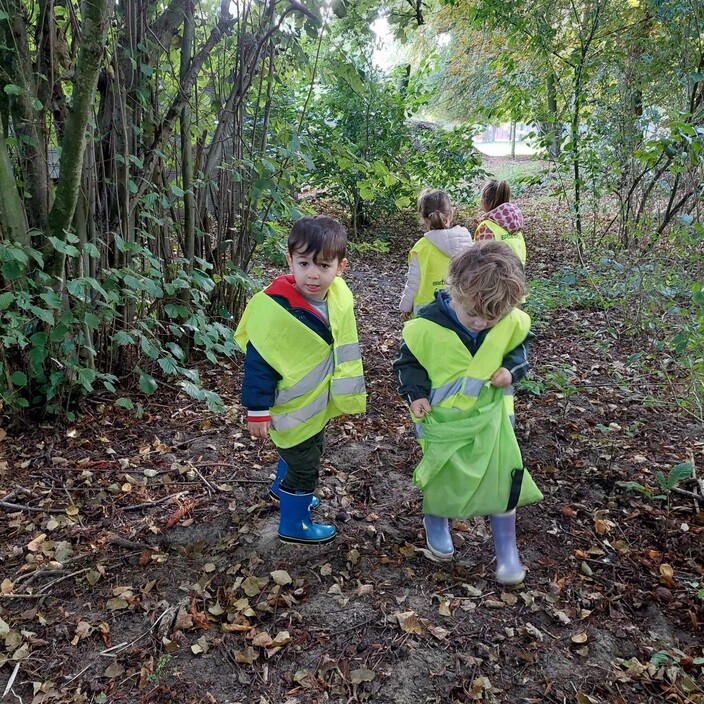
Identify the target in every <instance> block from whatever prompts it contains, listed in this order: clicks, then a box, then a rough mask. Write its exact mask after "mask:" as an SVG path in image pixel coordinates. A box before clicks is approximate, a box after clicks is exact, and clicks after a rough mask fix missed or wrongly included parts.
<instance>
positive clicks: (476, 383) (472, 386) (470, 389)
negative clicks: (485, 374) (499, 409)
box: [462, 376, 486, 398]
mask: <svg viewBox="0 0 704 704" xmlns="http://www.w3.org/2000/svg"><path fill="white" fill-rule="evenodd" d="M484 384H486V381H485V380H484V379H475V378H474V377H472V376H468V377H465V381H464V389H462V393H463V394H464V395H465V396H471V397H472V398H475V397H476V396H479V394H480V393H481V391H482V389H483V388H484Z"/></svg>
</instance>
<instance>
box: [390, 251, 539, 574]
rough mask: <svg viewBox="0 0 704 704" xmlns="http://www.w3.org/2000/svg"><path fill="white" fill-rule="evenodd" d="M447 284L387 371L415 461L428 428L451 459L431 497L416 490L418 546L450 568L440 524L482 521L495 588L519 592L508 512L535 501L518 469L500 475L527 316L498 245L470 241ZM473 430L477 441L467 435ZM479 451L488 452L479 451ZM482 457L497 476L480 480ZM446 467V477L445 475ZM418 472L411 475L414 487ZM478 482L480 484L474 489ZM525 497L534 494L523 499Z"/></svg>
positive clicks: (518, 279) (514, 263) (519, 278)
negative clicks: (410, 431) (412, 431)
mask: <svg viewBox="0 0 704 704" xmlns="http://www.w3.org/2000/svg"><path fill="white" fill-rule="evenodd" d="M448 283H449V287H448V290H443V291H438V293H437V294H436V296H435V300H434V301H433V302H432V303H431V304H430V305H427V306H425V307H424V308H423V309H422V310H421V311H420V313H419V314H418V317H416V318H415V319H414V320H410V321H408V322H407V323H406V324H405V326H404V330H403V342H402V344H401V346H400V348H399V352H398V355H397V357H396V359H395V360H394V363H393V367H394V372H395V374H396V378H397V380H398V384H399V393H400V394H401V395H402V396H403V397H404V398H405V399H406V400H407V401H408V402H409V404H410V409H411V413H412V415H413V417H414V420H415V422H416V434H417V435H418V437H419V441H420V442H421V445H422V447H423V453H424V458H425V457H426V456H429V455H427V453H428V452H429V451H430V444H429V443H430V440H429V439H428V438H429V437H430V435H431V430H432V429H433V427H435V428H439V427H441V426H439V425H437V424H438V423H439V424H447V425H446V426H445V427H446V429H448V430H449V431H450V433H451V434H450V436H449V437H445V438H444V439H443V443H444V444H445V446H444V447H445V450H446V451H447V452H449V453H450V455H449V456H450V460H449V461H448V463H447V464H442V465H440V466H439V467H432V468H430V470H429V471H430V473H431V474H433V473H434V481H436V484H435V485H434V487H433V491H434V493H433V494H432V497H430V496H429V494H428V492H427V490H426V489H425V488H423V487H422V486H421V489H422V490H423V492H424V500H423V511H424V513H425V516H424V520H423V523H424V527H425V533H426V542H427V545H428V548H429V550H430V552H431V553H432V554H433V555H434V556H435V557H437V558H438V559H440V560H449V559H451V558H452V556H453V554H454V551H455V549H454V545H453V542H452V536H451V534H450V525H449V520H448V519H452V518H456V519H462V518H469V517H471V516H475V515H487V514H489V515H490V516H491V527H492V533H493V536H494V545H495V549H496V562H497V566H496V579H497V581H498V582H500V583H502V584H518V583H520V582H521V581H523V578H524V577H525V570H524V568H523V566H522V564H521V561H520V559H519V556H518V549H517V547H516V513H515V507H516V506H517V505H524V503H532V502H533V501H535V500H539V499H538V498H536V496H540V492H539V491H538V490H537V487H534V485H533V484H532V480H531V479H530V477H525V476H524V470H523V469H522V467H516V464H512V466H511V467H508V468H505V467H503V465H505V464H507V463H514V462H516V456H518V461H517V463H518V464H522V462H521V461H520V450H519V449H518V447H517V445H515V434H514V433H513V428H512V422H513V384H515V383H516V382H517V381H518V380H519V379H521V378H522V377H523V376H524V375H525V374H526V373H527V371H528V345H529V342H530V340H531V339H532V337H533V335H532V333H531V332H530V318H529V317H528V315H527V314H526V313H525V312H523V311H521V310H519V309H517V308H516V307H515V306H516V305H517V304H518V303H519V302H520V301H521V299H522V297H523V295H524V293H525V277H524V273H523V267H522V265H521V263H520V261H519V260H518V258H517V257H516V256H515V255H514V253H513V252H512V251H511V250H510V249H509V247H508V246H507V245H505V244H503V243H501V242H475V243H474V245H472V247H470V248H469V249H467V250H466V251H465V252H462V253H461V254H459V255H457V256H456V257H454V258H453V259H452V261H451V263H450V268H449V272H448ZM487 399H491V401H490V403H491V404H493V405H492V409H498V414H499V415H498V416H496V418H498V419H499V420H496V421H494V420H492V421H491V422H489V423H484V424H483V425H482V421H481V418H482V417H484V418H488V415H486V414H485V415H484V416H482V413H484V412H485V411H487V409H488V408H489V403H487ZM477 417H479V418H480V422H479V424H477V423H476V418H477ZM466 418H469V419H470V421H471V422H473V423H474V425H473V426H471V427H472V430H465V428H466V426H464V425H462V426H460V425H451V423H456V422H457V420H459V422H460V423H462V422H464V420H465V419H466ZM492 418H495V416H492ZM480 426H481V427H480ZM456 431H457V432H456ZM480 431H481V432H480ZM473 432H476V433H477V434H476V435H474V436H472V437H468V436H467V433H473ZM455 435H456V437H455ZM424 438H425V439H424ZM501 438H503V439H504V440H506V439H508V441H510V443H512V444H513V445H512V446H515V450H516V452H515V453H514V454H513V455H512V456H511V458H510V459H506V456H507V453H506V451H505V450H506V448H507V447H508V445H509V444H510V443H509V442H506V447H505V448H501V449H499V444H500V443H498V440H499V439H501ZM452 443H455V444H456V446H455V445H452ZM441 445H442V443H441ZM450 445H452V446H450ZM436 447H437V445H436ZM487 448H491V449H490V450H489V451H488V452H487ZM441 449H442V448H441ZM480 455H481V458H480V457H479V456H480ZM488 455H492V457H493V458H494V460H495V461H494V464H493V467H500V468H501V471H498V470H492V471H493V472H494V474H487V473H486V472H484V474H482V471H483V470H482V468H485V467H489V463H488V462H487V464H485V465H482V464H481V462H480V459H482V458H486V457H487V456H488ZM434 456H435V457H437V456H438V455H437V453H436V454H435V455H434ZM457 457H460V459H459V460H457ZM497 458H498V459H497ZM453 461H454V462H455V464H454V465H453V468H452V472H453V473H454V474H452V475H451V473H448V471H447V467H449V466H450V465H452V462H453ZM443 462H444V460H443ZM421 464H422V463H421ZM420 467H421V465H419V466H418V468H417V469H416V473H414V483H416V485H418V486H420V484H419V482H418V481H417V479H418V478H417V476H416V475H417V473H418V469H420ZM441 469H442V470H445V473H444V474H443V473H442V471H440V470H441ZM516 473H518V475H519V476H516ZM458 477H459V478H458ZM484 477H486V479H487V481H486V482H485V484H484V485H483V488H481V490H479V488H478V487H480V485H481V482H482V481H484ZM516 479H518V481H515V480H516ZM475 480H476V481H475ZM516 484H517V486H516ZM470 485H471V489H470ZM529 485H530V486H529ZM487 487H488V488H487ZM499 488H501V491H499ZM533 488H535V492H533ZM504 491H505V494H504V493H503V492H504ZM516 492H517V493H516ZM527 492H533V493H532V495H531V496H530V497H529V496H527ZM463 493H466V494H467V497H466V500H465V497H464V496H460V495H462V494H463ZM499 493H501V496H499V495H498V494H499ZM479 496H481V497H482V501H484V502H486V501H487V500H489V502H490V503H491V505H492V507H493V508H491V509H488V510H487V511H485V510H484V509H486V508H488V507H487V505H486V504H485V503H481V501H480V503H481V505H477V501H479V499H478V498H477V497H479ZM431 498H432V501H431V500H430V499H431ZM450 506H452V507H453V508H450ZM458 506H460V507H461V509H459V510H458V508H457V507H458ZM463 511H465V512H464V513H463ZM458 513H459V514H461V515H457V514H458Z"/></svg>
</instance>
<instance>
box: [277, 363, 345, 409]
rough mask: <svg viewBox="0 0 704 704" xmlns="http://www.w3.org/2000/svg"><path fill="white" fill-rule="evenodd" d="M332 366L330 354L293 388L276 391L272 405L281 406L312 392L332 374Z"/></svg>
mask: <svg viewBox="0 0 704 704" xmlns="http://www.w3.org/2000/svg"><path fill="white" fill-rule="evenodd" d="M334 364H335V363H334V360H333V358H332V354H329V355H328V356H327V357H326V358H325V359H324V360H323V361H322V362H320V364H318V365H317V366H315V367H313V369H311V370H310V371H309V372H308V373H307V374H306V375H305V376H304V377H303V378H302V379H299V380H298V381H297V382H296V383H295V384H294V385H293V386H290V387H289V388H288V389H281V390H280V391H277V392H276V398H275V400H274V404H275V405H276V406H282V405H283V404H284V403H286V402H287V401H290V400H291V399H294V398H298V397H299V396H303V395H304V394H307V393H308V392H309V391H312V390H313V389H314V388H315V387H316V386H317V385H318V384H319V383H320V382H321V381H323V379H325V377H326V376H327V375H328V374H332V370H333V367H334Z"/></svg>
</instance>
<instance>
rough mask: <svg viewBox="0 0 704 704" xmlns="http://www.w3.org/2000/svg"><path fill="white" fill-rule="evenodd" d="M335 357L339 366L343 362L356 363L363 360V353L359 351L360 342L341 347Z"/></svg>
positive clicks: (337, 348)
mask: <svg viewBox="0 0 704 704" xmlns="http://www.w3.org/2000/svg"><path fill="white" fill-rule="evenodd" d="M335 357H336V359H337V363H338V364H342V363H343V362H355V361H357V360H358V359H362V352H361V350H360V349H359V343H358V342H350V343H348V344H346V345H340V346H339V347H336V348H335Z"/></svg>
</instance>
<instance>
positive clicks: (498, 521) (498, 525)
mask: <svg viewBox="0 0 704 704" xmlns="http://www.w3.org/2000/svg"><path fill="white" fill-rule="evenodd" d="M490 520H491V534H492V535H493V537H494V549H495V550H496V581H497V582H498V583H499V584H520V583H521V582H522V581H523V580H524V579H525V577H526V570H525V568H524V567H523V565H522V564H521V558H520V557H518V548H517V547H516V512H515V511H510V512H509V513H498V514H496V515H494V516H490Z"/></svg>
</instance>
